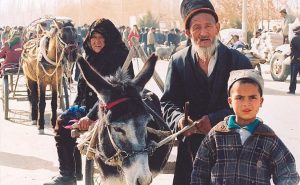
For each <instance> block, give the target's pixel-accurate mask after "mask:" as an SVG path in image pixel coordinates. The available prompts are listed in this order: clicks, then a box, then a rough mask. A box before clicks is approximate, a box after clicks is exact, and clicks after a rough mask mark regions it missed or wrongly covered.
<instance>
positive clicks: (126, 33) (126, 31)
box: [122, 26, 130, 48]
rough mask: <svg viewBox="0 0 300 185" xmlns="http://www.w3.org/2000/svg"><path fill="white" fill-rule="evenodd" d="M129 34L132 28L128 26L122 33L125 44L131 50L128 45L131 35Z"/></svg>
mask: <svg viewBox="0 0 300 185" xmlns="http://www.w3.org/2000/svg"><path fill="white" fill-rule="evenodd" d="M129 32H130V27H129V26H126V27H125V29H124V31H123V33H122V40H123V42H124V43H125V45H126V47H127V48H129V45H128V35H129Z"/></svg>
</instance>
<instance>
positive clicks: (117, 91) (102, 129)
mask: <svg viewBox="0 0 300 185" xmlns="http://www.w3.org/2000/svg"><path fill="white" fill-rule="evenodd" d="M156 61H157V57H156V56H155V55H152V56H151V57H150V58H149V59H148V61H147V62H146V63H145V65H144V67H143V68H142V70H141V71H140V72H139V73H138V75H137V76H136V77H135V78H134V79H132V80H131V79H129V78H128V75H127V74H126V72H124V71H122V70H118V71H117V72H116V75H115V76H109V77H103V76H101V75H100V74H99V73H97V72H96V71H95V70H94V69H93V68H92V67H91V66H90V65H89V64H88V63H87V62H86V61H85V60H80V61H78V66H79V69H80V70H81V74H83V77H84V78H85V80H86V81H87V83H88V84H89V85H90V86H91V87H92V88H93V89H94V91H95V92H96V93H97V95H98V97H99V99H100V100H101V102H102V104H101V105H100V108H99V118H100V119H99V121H98V122H97V123H96V124H97V125H98V128H97V129H98V144H97V145H96V150H97V152H96V157H95V161H96V163H97V164H98V166H99V168H100V182H101V184H104V185H111V184H114V185H121V184H122V185H149V184H150V183H151V182H152V179H153V178H154V177H155V176H156V175H157V174H158V173H159V171H160V170H161V169H162V168H163V166H164V165H165V163H166V161H167V159H168V156H169V154H170V150H171V148H172V145H165V146H163V147H162V148H160V149H158V150H156V151H155V152H154V153H153V155H149V153H151V151H152V150H151V143H152V140H151V139H150V138H155V136H153V133H149V132H148V130H149V129H148V128H147V127H148V126H150V125H151V124H152V123H153V117H152V115H151V114H150V113H149V111H148V109H147V106H145V104H144V102H143V101H142V96H141V92H142V91H143V89H144V86H145V84H146V83H147V82H148V80H149V79H150V78H151V76H152V74H153V72H154V67H155V63H156ZM154 135H155V134H154ZM160 139H162V138H160ZM155 142H157V141H155Z"/></svg>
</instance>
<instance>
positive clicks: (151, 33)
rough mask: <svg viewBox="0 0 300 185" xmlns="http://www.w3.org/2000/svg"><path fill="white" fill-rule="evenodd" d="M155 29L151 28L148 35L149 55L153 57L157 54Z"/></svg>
mask: <svg viewBox="0 0 300 185" xmlns="http://www.w3.org/2000/svg"><path fill="white" fill-rule="evenodd" d="M154 44H155V28H154V27H151V28H150V30H149V31H148V34H147V47H148V50H149V51H148V54H149V55H151V54H152V53H153V52H155V47H154Z"/></svg>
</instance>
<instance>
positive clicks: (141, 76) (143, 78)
mask: <svg viewBox="0 0 300 185" xmlns="http://www.w3.org/2000/svg"><path fill="white" fill-rule="evenodd" d="M156 62H157V56H156V55H155V54H152V55H151V56H150V57H149V58H148V60H147V61H146V62H145V64H144V66H143V68H142V70H141V71H140V72H139V73H138V74H137V75H136V77H135V78H134V79H133V80H132V82H133V83H134V84H135V85H136V86H138V87H139V88H141V89H143V88H144V86H145V85H146V83H147V82H148V81H149V80H150V78H151V77H152V75H153V73H154V69H155V64H156Z"/></svg>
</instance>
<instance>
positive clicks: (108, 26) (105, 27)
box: [83, 18, 125, 55]
mask: <svg viewBox="0 0 300 185" xmlns="http://www.w3.org/2000/svg"><path fill="white" fill-rule="evenodd" d="M94 32H98V33H100V34H101V35H102V36H103V37H104V39H105V47H104V48H103V50H104V51H105V50H109V48H111V47H112V46H116V45H124V46H125V44H124V43H123V41H122V38H121V34H120V32H119V30H118V29H117V28H116V27H115V25H114V24H113V23H112V22H111V21H110V20H108V19H105V18H101V19H97V20H96V21H94V22H93V23H92V25H91V26H90V28H89V31H88V33H87V36H86V38H85V40H84V42H83V48H84V50H85V52H86V54H87V55H90V54H92V53H94V51H93V50H92V48H91V45H90V40H91V36H92V34H93V33H94ZM101 52H102V51H101ZM94 54H95V53H94Z"/></svg>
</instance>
